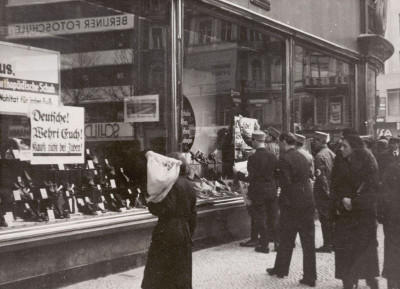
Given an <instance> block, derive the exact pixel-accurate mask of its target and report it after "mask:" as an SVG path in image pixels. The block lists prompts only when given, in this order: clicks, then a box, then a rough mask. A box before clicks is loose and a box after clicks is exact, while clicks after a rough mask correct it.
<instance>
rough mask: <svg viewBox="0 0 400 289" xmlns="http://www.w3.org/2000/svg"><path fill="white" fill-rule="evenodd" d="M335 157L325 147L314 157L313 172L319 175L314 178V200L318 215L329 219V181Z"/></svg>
mask: <svg viewBox="0 0 400 289" xmlns="http://www.w3.org/2000/svg"><path fill="white" fill-rule="evenodd" d="M335 157H336V155H335V154H334V153H333V152H332V151H331V150H330V149H329V148H328V147H327V146H326V145H325V146H324V147H322V148H321V150H320V151H319V152H318V153H317V154H316V155H315V170H316V171H317V170H319V174H318V175H317V176H316V178H315V183H314V198H315V205H316V207H317V210H318V213H319V214H320V215H323V216H324V217H325V218H330V212H331V210H330V204H331V201H330V179H331V172H332V167H333V162H334V159H335Z"/></svg>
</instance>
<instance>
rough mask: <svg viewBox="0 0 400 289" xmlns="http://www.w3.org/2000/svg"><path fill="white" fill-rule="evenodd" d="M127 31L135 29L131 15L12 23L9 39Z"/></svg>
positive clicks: (9, 27) (9, 28)
mask: <svg viewBox="0 0 400 289" xmlns="http://www.w3.org/2000/svg"><path fill="white" fill-rule="evenodd" d="M126 29H133V15H131V14H122V15H112V16H102V17H90V18H77V19H62V20H56V21H46V22H34V23H12V24H10V25H9V26H8V36H7V38H8V39H13V38H34V37H43V36H44V35H62V34H78V33H88V32H101V31H110V30H126Z"/></svg>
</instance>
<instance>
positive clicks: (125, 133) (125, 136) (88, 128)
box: [85, 122, 134, 141]
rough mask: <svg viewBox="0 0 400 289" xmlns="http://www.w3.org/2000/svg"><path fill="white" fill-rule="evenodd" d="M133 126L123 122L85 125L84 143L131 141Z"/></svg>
mask: <svg viewBox="0 0 400 289" xmlns="http://www.w3.org/2000/svg"><path fill="white" fill-rule="evenodd" d="M133 138H134V129H133V125H132V124H130V123H125V122H105V123H103V122H101V123H86V124H85V140H86V141H121V140H133Z"/></svg>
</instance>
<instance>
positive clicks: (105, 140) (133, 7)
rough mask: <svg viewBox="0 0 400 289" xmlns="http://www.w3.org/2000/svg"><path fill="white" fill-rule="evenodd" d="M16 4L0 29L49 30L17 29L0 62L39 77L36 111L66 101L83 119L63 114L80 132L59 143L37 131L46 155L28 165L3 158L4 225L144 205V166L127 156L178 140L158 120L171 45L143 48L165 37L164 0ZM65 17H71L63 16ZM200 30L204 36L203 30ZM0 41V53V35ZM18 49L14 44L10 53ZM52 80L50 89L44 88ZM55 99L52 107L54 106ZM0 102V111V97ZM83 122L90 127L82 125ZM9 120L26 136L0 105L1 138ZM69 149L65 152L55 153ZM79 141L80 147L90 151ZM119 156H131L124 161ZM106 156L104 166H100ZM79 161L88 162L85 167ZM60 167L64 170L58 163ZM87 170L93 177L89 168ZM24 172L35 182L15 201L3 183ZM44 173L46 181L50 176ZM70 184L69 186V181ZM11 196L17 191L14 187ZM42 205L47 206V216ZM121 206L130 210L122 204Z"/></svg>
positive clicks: (166, 92) (163, 119)
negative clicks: (20, 28) (42, 30)
mask: <svg viewBox="0 0 400 289" xmlns="http://www.w3.org/2000/svg"><path fill="white" fill-rule="evenodd" d="M0 2H1V3H4V2H5V1H0ZM9 2H10V1H9ZM22 2H24V3H22ZM22 2H21V5H15V3H13V4H10V5H6V6H5V7H3V8H4V9H0V10H2V12H1V13H3V12H5V13H4V15H7V17H3V18H1V17H0V18H1V20H0V22H1V26H2V27H10V26H11V25H14V24H18V23H23V25H30V24H33V23H49V24H50V23H56V24H54V27H56V28H57V29H54V30H52V31H46V34H45V35H37V36H38V37H36V35H35V36H34V37H31V36H29V35H28V36H27V35H20V36H21V37H17V38H10V39H6V41H7V43H6V44H7V45H6V46H8V45H9V47H11V49H9V51H10V53H9V54H8V51H7V53H6V55H7V57H8V58H9V59H7V61H8V60H9V61H10V62H11V63H12V65H13V72H14V73H15V78H18V79H26V80H27V81H32V82H33V81H34V82H37V83H46V85H47V86H46V87H47V89H48V91H47V92H46V93H45V92H43V94H46V97H44V98H43V99H45V101H41V103H39V101H38V100H39V98H38V97H35V101H36V102H38V105H40V108H43V111H48V110H46V109H44V108H49V110H50V106H48V104H50V103H51V105H52V106H51V111H53V110H52V109H54V110H55V111H56V112H58V111H59V110H60V115H61V114H62V115H64V113H66V112H70V111H73V109H72V108H70V107H69V106H70V105H71V106H72V105H73V106H76V107H79V111H81V112H82V113H79V118H82V119H84V121H85V122H84V121H82V123H79V127H75V123H76V122H75V120H76V119H78V117H77V116H75V115H72V114H70V115H68V117H69V121H70V122H69V125H65V128H66V129H68V130H69V129H71V130H72V129H73V130H74V131H75V129H76V132H78V131H79V132H82V131H83V132H84V134H85V135H86V139H85V138H84V137H83V135H82V134H80V136H79V138H78V137H77V136H76V134H77V133H76V134H75V136H74V137H72V136H69V137H68V138H69V139H68V143H67V142H66V141H65V142H64V143H63V140H62V139H61V136H60V137H58V136H56V133H54V135H53V136H52V139H51V140H49V139H48V140H47V142H45V140H44V139H43V141H44V142H43V145H42V144H41V150H43V153H44V154H45V157H43V160H45V161H46V163H44V164H43V165H41V166H36V165H35V164H33V162H31V163H28V162H25V161H23V160H22V159H17V158H14V159H13V160H10V164H11V167H12V169H10V170H8V171H7V172H4V170H2V171H1V172H0V187H1V190H0V199H1V210H0V223H1V220H2V217H3V215H4V211H3V209H4V210H5V211H6V212H10V213H11V215H12V216H11V218H10V219H9V220H10V221H11V223H9V224H10V225H12V226H13V227H25V226H27V225H28V224H34V225H36V224H38V222H41V224H44V222H43V221H48V223H50V224H54V223H55V221H54V220H53V217H54V218H56V219H58V218H60V219H61V218H62V219H64V218H66V217H68V216H69V215H70V214H73V215H72V219H74V220H76V219H79V218H82V219H84V218H85V217H86V216H82V215H91V216H94V215H102V214H106V215H114V214H119V212H121V211H123V210H127V209H130V208H132V207H136V208H137V209H138V210H143V211H144V212H146V207H145V206H144V204H143V203H144V202H145V199H144V197H142V196H141V195H139V194H140V193H139V191H138V190H137V189H138V188H139V189H141V190H142V191H145V190H146V187H145V185H144V186H143V184H141V183H140V182H141V180H143V178H142V175H141V174H142V172H144V173H145V169H144V170H143V168H142V169H137V168H133V167H134V166H135V164H136V163H137V159H135V156H136V155H137V154H138V153H139V151H143V150H153V151H155V152H160V153H164V154H165V153H166V152H167V147H168V150H169V152H170V151H171V150H172V149H174V150H175V149H177V148H178V144H177V143H176V142H177V141H176V140H175V139H172V138H169V134H168V129H169V128H170V127H171V126H172V124H171V122H170V121H169V120H168V119H167V116H168V115H169V114H168V113H166V109H167V105H166V104H167V100H166V98H167V97H166V96H168V97H169V96H171V91H170V90H171V85H170V82H169V81H168V80H170V79H171V76H170V75H169V74H170V69H167V67H169V65H170V59H171V54H170V53H172V52H164V51H149V48H150V49H153V50H163V49H165V46H166V43H167V42H170V37H171V34H168V35H167V34H166V33H165V31H167V30H169V31H171V30H170V23H171V18H170V17H171V15H170V14H169V13H165V12H164V11H165V9H164V8H165V7H167V4H168V3H169V1H168V0H148V1H147V0H146V1H143V0H132V1H100V2H102V3H103V4H102V5H97V4H93V3H92V2H93V1H42V2H40V3H39V2H37V1H36V2H37V3H36V2H35V1H34V2H35V3H34V2H32V1H22ZM28 2H30V3H28ZM114 2H115V3H114ZM0 5H1V4H0ZM121 8H124V9H121ZM155 12H157V13H155ZM67 19H73V20H71V21H69V22H68V23H67V21H66V20H67ZM88 19H91V20H90V23H89V22H85V21H88ZM79 21H81V22H79ZM61 23H63V25H65V27H67V26H68V27H67V28H68V29H69V30H68V33H65V31H61V30H62V27H61V26H57V25H59V24H60V25H61ZM72 26H74V27H72ZM87 26H90V28H89V27H87ZM52 27H53V26H52ZM49 29H50V28H49ZM203 30H204V33H205V34H206V35H207V36H208V37H209V38H210V37H211V30H210V29H208V30H207V29H203ZM38 33H39V32H38ZM43 36H44V37H43ZM3 40H4V39H3ZM150 43H151V44H150ZM0 45H2V47H1V48H2V51H4V50H3V45H4V42H3V43H2V44H0ZM21 47H23V52H20V51H17V49H20V48H21ZM39 47H40V49H38V48H39ZM2 56H3V58H2ZM2 59H3V60H4V53H2V54H1V55H0V63H8V62H4V61H2ZM37 59H40V60H37ZM134 60H135V61H134ZM38 63H39V64H38ZM154 63H156V64H154ZM0 69H1V64H0ZM25 69H26V70H25ZM21 75H22V76H21ZM53 87H54V89H55V90H56V91H55V92H53V91H52V88H53ZM149 87H150V88H151V93H149ZM0 92H1V91H0ZM19 95H22V96H24V97H25V96H26V98H27V100H29V99H30V100H33V96H32V93H28V92H25V91H21V92H20V93H19ZM59 95H60V96H61V97H59ZM128 97H129V99H128ZM59 99H60V100H59ZM125 99H126V100H127V101H126V102H124V100H125ZM40 100H42V98H40ZM50 100H51V101H50ZM57 101H58V102H59V104H60V105H57V103H56V102H57ZM168 101H169V98H168ZM45 102H46V103H45ZM125 104H126V112H125V109H124V105H125ZM81 108H84V110H81ZM128 108H129V109H130V110H129V111H128ZM1 109H4V105H2V106H1V107H0V110H1ZM2 113H3V112H2ZM18 115H20V113H18ZM18 117H20V116H18ZM28 119H29V118H28ZM72 120H73V121H74V124H72V123H73V122H72ZM89 123H90V127H89V130H90V131H86V125H88V124H89ZM131 123H134V125H133V124H132V125H131ZM57 125H58V123H57ZM12 126H14V127H15V128H14V130H17V129H19V130H20V131H21V132H25V126H27V127H28V131H29V133H28V134H27V135H26V136H23V137H24V138H26V139H27V142H26V143H30V138H31V133H30V132H31V131H30V129H31V128H29V126H28V125H27V123H26V122H22V121H18V122H15V120H14V116H13V115H12V113H11V114H10V113H7V114H4V115H3V114H2V115H1V117H0V127H1V134H0V143H1V144H7V143H8V141H9V140H8V131H5V130H4V128H7V130H8V128H9V127H12ZM16 126H18V127H16ZM49 129H50V130H53V129H54V130H53V131H55V129H56V128H53V126H52V124H49ZM57 129H58V127H57ZM61 129H64V127H62V128H61V127H60V131H61ZM60 135H61V134H60ZM72 138H74V141H72ZM78 139H79V140H78ZM77 142H79V143H77ZM19 143H20V144H22V142H19ZM64 144H65V145H64ZM172 144H173V145H172ZM71 147H72V149H71V150H70V151H65V149H66V148H68V149H70V148H71ZM78 148H79V149H78ZM83 148H88V149H90V153H87V152H86V151H84V150H83ZM31 149H32V148H31ZM72 150H74V151H72ZM58 153H60V154H58ZM49 155H52V157H53V156H56V157H57V160H56V161H57V162H59V163H60V164H63V165H65V168H66V169H65V170H62V169H55V168H56V167H57V163H55V160H53V159H49V158H47V157H48V156H49ZM73 155H79V156H80V157H82V159H80V160H79V163H71V158H72V157H73ZM10 157H11V156H10ZM14 157H15V156H14ZM29 157H31V156H29ZM128 158H132V160H131V161H128ZM106 159H107V160H108V164H109V166H106V165H105V164H106V161H105V160H106ZM1 160H3V159H1ZM89 160H90V161H93V162H92V163H91V164H92V165H93V166H92V168H90V166H89V162H88V161H89ZM95 160H96V161H95ZM50 164H52V165H53V167H51V166H50ZM1 165H2V166H3V164H1ZM54 165H55V166H54ZM11 167H10V168H11ZM110 167H113V168H114V169H115V170H111V169H110ZM69 168H73V170H67V169H69ZM95 169H96V170H97V175H95V173H94V170H95ZM121 169H123V171H125V173H126V177H127V176H128V175H129V177H128V179H127V178H125V177H124V176H123V175H122V174H121ZM25 171H26V172H27V173H29V175H30V176H31V177H32V181H33V183H34V184H35V185H36V186H35V191H34V189H33V187H31V188H30V190H31V191H34V193H35V196H34V198H33V199H32V198H31V199H29V200H28V199H27V198H26V197H27V196H25V195H23V194H21V200H19V199H18V201H19V202H20V203H18V204H16V205H15V204H14V201H13V200H12V198H13V190H16V188H15V185H14V183H15V182H17V181H18V179H19V177H20V178H25V179H24V180H25V184H26V185H29V184H28V182H27V180H28V179H27V177H26V174H25ZM113 175H114V176H113ZM115 175H117V176H115ZM121 176H122V178H120V177H121ZM114 177H115V178H118V179H117V180H116V181H115V179H114V181H115V182H114V184H115V186H116V187H112V182H110V179H111V178H114ZM49 181H51V182H52V183H54V182H56V184H50V183H49ZM45 182H46V183H48V184H49V185H46V183H45ZM66 183H68V184H69V185H68V186H67V185H66ZM21 184H22V182H21ZM72 184H74V187H75V193H76V194H74V192H73V191H72V189H70V187H71V186H70V185H72ZM39 188H44V189H45V191H46V192H47V194H48V196H49V198H48V199H46V198H44V197H43V196H41V195H40V193H41V192H39ZM57 188H60V190H61V188H62V193H60V192H61V191H60V192H59V193H57V192H56V191H55V190H54V189H57ZM128 188H129V189H130V190H131V193H129V191H128ZM24 189H27V187H25V188H24ZM36 189H37V191H36ZM21 191H22V188H21ZM67 191H68V192H67ZM55 192H56V194H55V195H52V194H54V193H55ZM67 193H68V194H69V195H67ZM15 196H16V197H18V194H16V195H15ZM50 196H51V198H50ZM72 196H74V200H72ZM75 198H76V199H75ZM127 200H128V201H127ZM140 203H141V204H140ZM28 205H29V206H30V207H31V209H32V210H29V211H28V210H26V212H25V213H24V211H23V210H20V209H21V208H27V206H28ZM47 208H54V209H53V212H52V214H51V213H50V212H49V211H48V210H47ZM97 211H98V212H100V213H97ZM127 213H128V214H130V212H129V211H128V212H127ZM49 219H50V220H49ZM90 219H91V218H90ZM84 222H85V221H84ZM0 225H2V224H0ZM60 227H62V226H60Z"/></svg>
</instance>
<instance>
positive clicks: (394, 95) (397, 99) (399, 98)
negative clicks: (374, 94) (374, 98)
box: [388, 89, 400, 116]
mask: <svg viewBox="0 0 400 289" xmlns="http://www.w3.org/2000/svg"><path fill="white" fill-rule="evenodd" d="M388 116H400V90H398V89H396V90H388Z"/></svg>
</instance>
